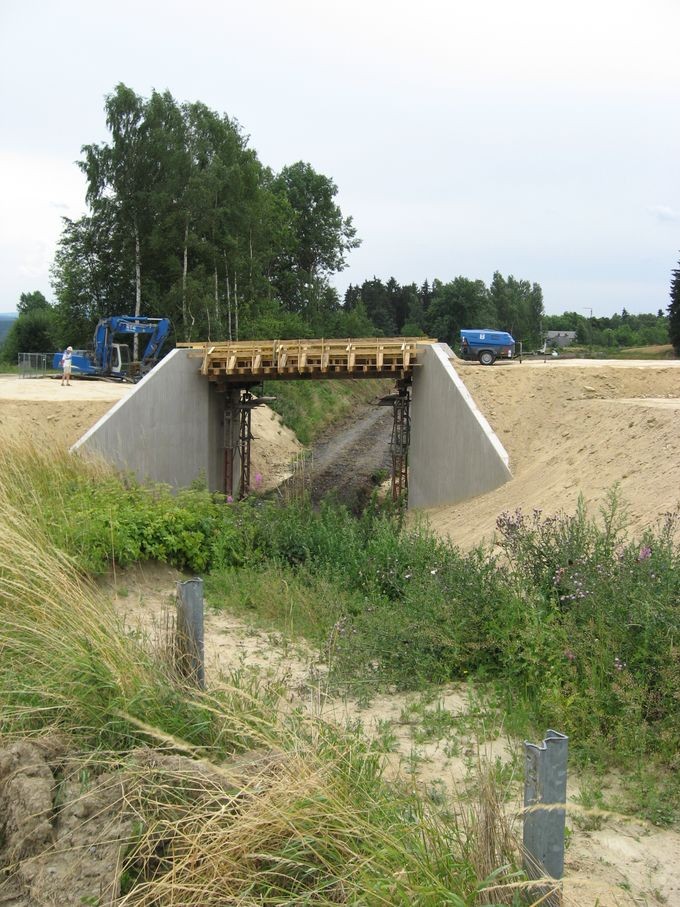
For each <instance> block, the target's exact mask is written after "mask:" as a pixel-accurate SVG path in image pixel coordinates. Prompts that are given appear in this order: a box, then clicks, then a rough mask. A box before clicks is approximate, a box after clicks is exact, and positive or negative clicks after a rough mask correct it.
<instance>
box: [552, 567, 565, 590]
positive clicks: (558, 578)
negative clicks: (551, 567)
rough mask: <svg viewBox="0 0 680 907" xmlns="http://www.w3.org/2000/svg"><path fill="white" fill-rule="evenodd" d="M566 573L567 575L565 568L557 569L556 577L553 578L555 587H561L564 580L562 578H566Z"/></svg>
mask: <svg viewBox="0 0 680 907" xmlns="http://www.w3.org/2000/svg"><path fill="white" fill-rule="evenodd" d="M564 573H565V568H564V567H558V568H557V570H556V571H555V575H554V576H553V586H559V584H560V582H561V580H562V577H563V576H564Z"/></svg>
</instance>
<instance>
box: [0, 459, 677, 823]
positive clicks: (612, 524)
mask: <svg viewBox="0 0 680 907" xmlns="http://www.w3.org/2000/svg"><path fill="white" fill-rule="evenodd" d="M2 475H3V483H4V488H5V491H4V494H5V497H6V503H7V506H9V507H10V508H14V509H16V511H17V512H27V511H28V510H30V512H32V513H33V514H35V515H36V518H37V519H39V520H40V521H41V526H42V531H43V532H45V533H47V532H54V529H55V527H56V525H57V519H56V518H55V515H62V514H67V515H68V519H59V520H58V525H59V541H60V544H61V545H62V546H63V547H64V548H65V549H66V550H67V551H68V553H69V555H70V556H72V557H74V558H75V560H76V562H77V563H78V564H80V565H81V566H83V567H84V568H86V569H88V570H91V571H102V570H104V569H105V568H106V566H107V565H108V564H109V563H110V562H111V560H112V559H115V561H116V562H117V563H120V564H129V563H132V562H134V561H135V560H138V559H147V558H153V559H158V560H165V561H167V562H169V563H173V564H176V565H178V566H180V567H182V566H183V567H187V568H188V569H190V570H192V571H201V572H204V573H205V572H209V571H212V572H213V575H212V576H210V577H209V578H208V582H207V588H208V594H209V599H210V601H211V602H212V603H213V604H214V605H215V606H217V607H227V608H235V609H236V610H238V611H240V612H241V613H244V614H247V615H250V616H251V617H252V618H254V619H255V621H256V622H258V623H261V624H266V625H269V626H272V625H274V626H275V627H276V628H277V629H280V630H281V631H282V632H284V633H285V634H286V635H288V636H296V635H303V636H305V637H306V638H307V639H309V640H310V641H311V642H313V643H314V644H315V645H317V646H319V648H321V649H322V650H323V651H324V652H325V653H326V654H327V657H328V662H329V670H330V677H331V680H332V682H334V683H336V684H338V685H341V686H343V687H345V688H349V689H353V690H354V691H355V692H356V691H361V693H362V695H365V694H366V692H367V691H370V690H377V689H385V688H388V689H395V688H396V689H404V690H409V689H419V688H422V687H425V686H428V685H430V684H433V683H445V682H450V681H456V680H458V681H460V680H466V679H475V680H476V681H478V682H479V681H483V682H485V683H486V684H487V686H488V685H489V684H490V685H491V686H493V687H495V688H496V689H497V691H498V692H497V696H498V701H499V703H500V704H502V705H504V707H505V710H507V714H508V716H510V718H509V719H508V722H507V723H506V724H507V726H508V727H512V729H514V730H516V731H524V732H525V733H526V732H527V728H533V727H538V728H542V729H544V728H545V727H546V726H554V727H558V728H560V729H561V730H563V731H565V732H567V733H568V734H569V735H570V737H571V739H572V744H573V750H574V752H575V754H577V756H578V757H579V758H580V759H582V760H590V761H591V762H592V763H593V764H594V765H600V766H602V765H611V764H612V763H614V764H619V765H622V766H624V767H625V768H626V769H627V770H629V771H633V770H635V771H638V772H642V771H643V768H644V765H645V763H646V762H647V761H648V760H649V759H650V758H652V759H658V760H661V761H662V762H663V764H664V765H665V766H667V767H668V769H669V770H677V740H678V737H679V736H680V712H679V711H678V708H677V700H678V695H679V694H680V668H679V665H680V658H679V655H678V639H680V613H679V612H678V607H677V603H678V601H680V556H679V553H678V550H677V545H676V543H675V541H674V539H675V537H676V535H677V529H678V514H677V513H673V514H668V516H667V518H666V520H665V522H664V523H663V524H662V525H660V526H659V527H658V528H657V529H655V530H654V531H650V532H648V533H646V534H645V535H644V536H643V537H642V538H641V539H636V540H631V539H628V538H627V537H626V534H625V526H626V515H625V512H624V510H623V508H622V507H621V504H620V502H619V500H618V497H617V494H616V493H615V492H612V494H611V497H610V501H609V503H608V505H607V506H606V507H605V508H604V509H603V511H602V513H601V514H600V516H599V518H598V519H594V518H592V517H591V516H589V515H588V514H587V512H586V510H585V508H584V507H583V505H580V506H579V507H578V509H577V512H576V513H575V514H573V515H564V514H559V515H557V516H548V517H544V516H543V515H542V514H541V513H540V512H537V511H535V512H533V513H532V514H530V515H525V514H523V513H521V512H516V513H513V514H509V513H506V514H502V515H501V516H500V517H499V519H498V524H497V528H498V534H499V536H498V540H499V546H500V552H501V554H500V555H493V554H491V553H490V551H487V550H484V549H480V550H476V551H472V552H470V553H468V554H462V553H461V552H460V551H458V550H457V549H455V548H453V547H451V546H450V545H449V544H447V543H445V542H443V541H441V540H439V539H437V538H435V537H433V536H432V535H430V534H429V533H428V532H427V531H426V530H425V529H423V528H422V527H414V528H411V529H409V530H406V529H404V528H403V527H402V525H401V521H400V517H399V513H398V512H397V513H396V514H394V515H393V514H391V513H390V512H389V511H382V510H381V509H380V508H378V507H376V506H375V505H373V506H371V507H370V508H369V509H368V510H367V511H366V512H365V513H364V515H363V516H362V517H361V518H360V519H356V518H355V517H353V516H352V515H351V514H350V513H349V512H348V511H347V510H346V509H344V508H342V507H338V506H334V505H332V504H330V503H326V504H324V505H323V506H322V507H321V508H320V509H319V510H314V509H312V508H311V507H310V506H309V505H307V504H305V503H302V504H295V505H289V506H279V505H277V504H275V503H273V502H267V501H263V500H261V499H259V500H252V501H247V502H243V503H241V504H233V505H225V504H224V502H223V500H222V499H221V498H219V497H216V496H213V495H210V494H208V493H207V492H206V491H202V490H200V489H190V490H187V491H185V492H183V493H181V494H179V495H176V496H174V497H173V496H172V495H170V494H169V492H168V491H167V490H166V489H163V488H143V487H140V486H138V485H137V484H136V483H134V482H132V481H129V480H128V481H126V482H124V483H121V482H120V481H119V480H118V479H116V478H115V477H113V476H111V475H110V474H104V475H102V474H96V478H95V474H93V473H92V472H91V471H90V470H88V469H84V467H83V465H82V464H78V463H77V461H74V460H73V459H68V458H64V460H63V461H60V460H59V459H58V458H54V457H52V458H51V459H50V460H49V461H48V460H46V459H45V457H44V456H42V455H38V454H36V455H35V458H34V459H33V460H30V459H27V458H26V457H24V458H23V459H22V460H21V462H18V461H17V462H13V461H11V460H10V461H6V462H4V463H3V469H2ZM83 658H84V660H83V661H82V664H81V670H82V672H83V677H86V675H87V671H88V667H87V658H86V653H84V656H83ZM102 682H103V683H104V687H103V688H102V687H101V685H100V686H97V685H96V684H94V683H92V686H91V689H92V693H91V695H92V696H95V697H97V696H105V697H106V696H107V695H108V694H107V693H106V687H107V684H108V683H109V681H102ZM89 683H90V681H88V684H89ZM88 689H89V687H88ZM97 689H99V690H100V692H99V693H98V692H97ZM513 722H514V724H513ZM640 789H641V788H640ZM673 791H675V792H673ZM679 795H680V793H679V792H678V791H677V790H676V789H675V788H669V793H668V798H669V799H668V804H669V806H668V808H669V810H671V812H672V811H673V810H674V809H675V808H676V807H677V806H678V805H679V804H678V802H677V798H678V796H679ZM674 798H676V799H674ZM648 799H649V804H648V806H649V809H648V811H649V814H650V815H652V814H654V811H655V810H656V811H657V813H658V816H659V821H661V813H660V812H659V810H658V809H657V806H655V805H654V803H653V802H652V799H651V798H648ZM664 821H665V820H664Z"/></svg>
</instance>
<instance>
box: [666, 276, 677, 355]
mask: <svg viewBox="0 0 680 907" xmlns="http://www.w3.org/2000/svg"><path fill="white" fill-rule="evenodd" d="M668 336H669V337H670V338H671V343H672V344H673V349H674V350H675V355H676V356H680V262H678V267H677V268H676V269H675V271H673V278H672V280H671V302H670V305H669V306H668Z"/></svg>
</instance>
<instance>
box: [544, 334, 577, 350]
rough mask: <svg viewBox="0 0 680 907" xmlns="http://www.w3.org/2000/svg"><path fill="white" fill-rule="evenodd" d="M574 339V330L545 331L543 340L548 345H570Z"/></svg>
mask: <svg viewBox="0 0 680 907" xmlns="http://www.w3.org/2000/svg"><path fill="white" fill-rule="evenodd" d="M575 340H576V331H546V334H545V342H546V343H547V344H548V346H559V347H563V346H570V345H571V344H572V343H574V341H575Z"/></svg>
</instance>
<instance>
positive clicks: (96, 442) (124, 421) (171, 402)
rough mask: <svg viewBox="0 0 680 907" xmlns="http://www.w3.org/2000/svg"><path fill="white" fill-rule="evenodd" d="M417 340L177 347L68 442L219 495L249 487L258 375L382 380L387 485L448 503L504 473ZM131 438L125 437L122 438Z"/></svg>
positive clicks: (453, 382)
mask: <svg viewBox="0 0 680 907" xmlns="http://www.w3.org/2000/svg"><path fill="white" fill-rule="evenodd" d="M452 359H453V353H452V351H451V350H450V349H449V347H448V346H447V345H446V344H441V343H438V342H437V341H435V340H431V339H429V338H425V337H422V338H421V337H408V338H405V337H397V338H384V337H380V338H375V337H372V338H354V339H352V338H349V339H346V340H345V339H343V340H337V339H333V340H326V339H317V340H309V339H298V340H257V341H254V340H250V341H245V342H244V341H241V342H211V341H203V342H195V343H182V344H178V346H177V348H176V349H174V350H173V351H172V352H171V353H170V354H169V355H168V356H166V357H165V358H164V359H163V360H162V361H161V362H160V363H159V364H158V365H157V366H156V367H155V368H154V369H153V370H152V371H151V372H150V373H149V374H148V375H147V376H146V377H145V378H144V379H143V380H142V381H141V382H140V383H139V384H138V385H136V387H135V388H134V390H133V391H132V392H131V394H130V395H129V396H128V397H126V398H125V399H124V400H121V401H120V402H119V403H118V404H117V405H116V406H114V408H113V409H112V410H111V411H110V412H109V413H107V414H106V416H104V417H103V418H102V419H101V420H100V421H99V422H98V423H97V424H96V425H95V426H94V427H93V428H92V429H91V430H90V431H89V432H88V433H87V434H86V435H85V436H84V437H83V438H81V439H80V441H78V443H77V444H76V445H75V448H76V449H82V450H95V451H97V452H98V453H99V454H101V455H103V456H104V457H105V458H106V459H108V460H109V461H111V462H113V463H114V464H115V465H118V466H119V467H121V468H123V469H126V470H128V471H129V470H132V471H133V472H134V473H135V474H136V475H137V476H138V478H140V479H141V480H142V481H144V480H152V481H158V482H165V483H168V484H170V485H172V486H174V487H177V488H180V487H185V486H187V485H189V484H191V483H192V482H193V481H195V480H196V479H197V478H198V477H199V476H203V477H204V478H205V480H206V482H207V484H208V487H209V488H210V489H211V490H213V491H219V492H222V493H224V494H225V495H227V496H228V497H231V498H234V499H235V498H237V497H243V496H245V495H246V494H247V493H248V491H249V489H250V452H251V441H252V433H251V413H252V410H253V408H254V407H255V406H258V405H261V404H262V403H265V402H267V399H266V398H264V397H263V395H262V394H258V395H256V394H254V393H253V391H254V390H255V389H256V388H257V387H258V386H259V385H261V384H262V382H264V381H267V382H270V381H281V380H283V381H286V380H288V381H290V380H324V379H326V380H328V379H335V380H355V379H369V378H374V379H375V378H391V379H392V380H393V381H394V382H395V387H394V392H393V393H392V394H388V395H385V396H383V397H382V399H381V400H380V403H382V404H383V405H386V406H391V407H392V409H393V428H392V436H391V443H390V453H391V458H392V493H393V495H394V496H395V497H398V496H400V495H401V494H403V493H405V492H406V491H407V489H408V500H409V507H428V506H436V505H438V504H451V503H456V502H458V501H461V500H464V499H466V498H470V497H474V496H475V495H477V494H481V493H483V492H485V491H489V490H491V489H492V488H496V487H497V486H498V485H500V484H502V483H503V482H505V481H507V480H508V479H509V478H510V476H511V474H510V470H509V467H508V456H507V454H506V452H505V450H504V449H503V447H502V445H501V444H500V441H499V440H498V438H496V436H495V434H494V433H493V431H492V429H491V427H490V426H489V424H488V422H487V421H486V419H485V418H484V417H483V416H482V414H481V413H480V412H479V410H478V409H477V407H476V405H475V403H474V401H473V400H472V398H471V396H470V394H469V393H468V391H467V389H466V388H465V386H464V384H463V382H462V380H461V379H460V377H459V376H458V374H457V373H456V371H455V369H454V368H453V366H452ZM131 437H134V438H135V443H134V445H132V444H131V443H130V438H131Z"/></svg>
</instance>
